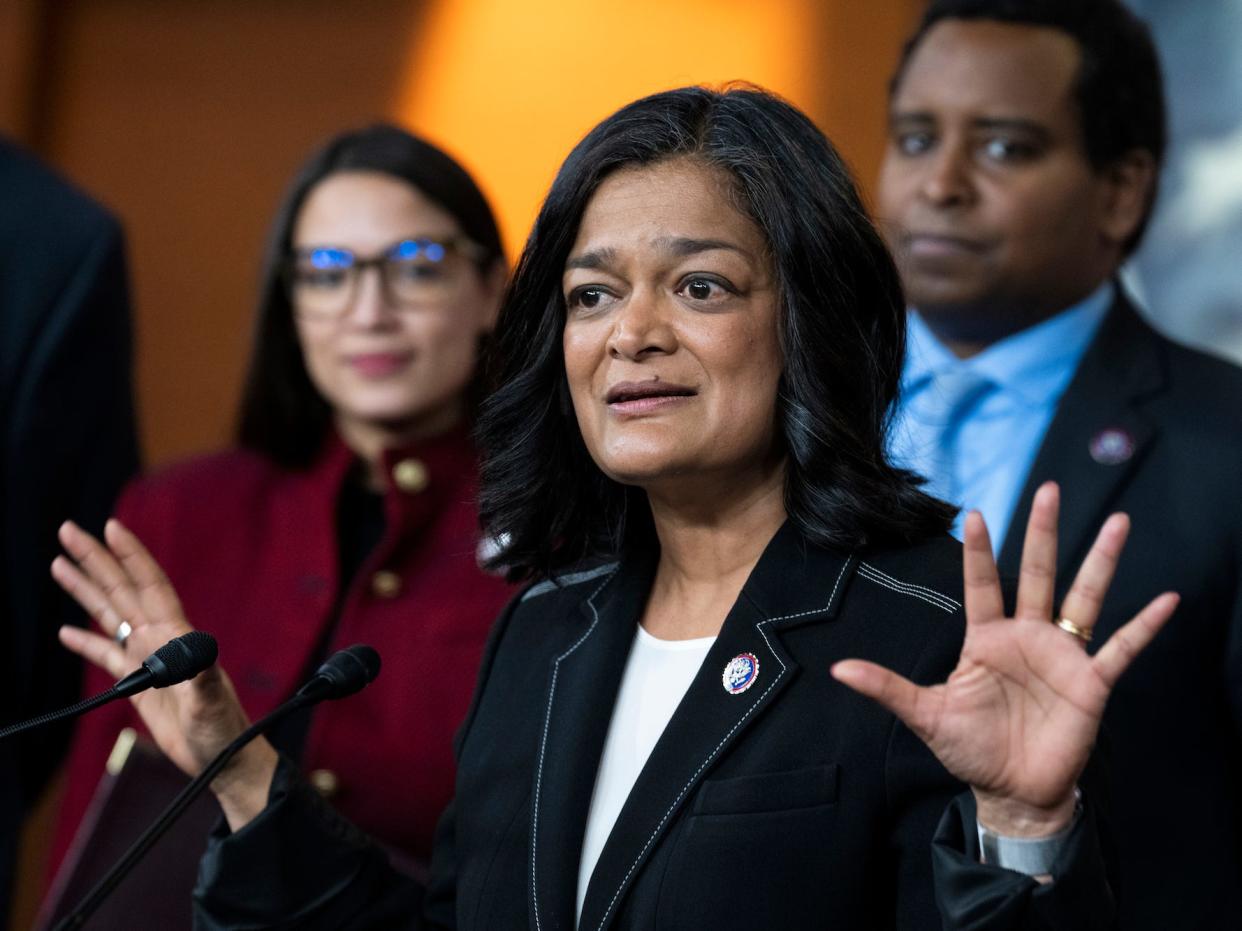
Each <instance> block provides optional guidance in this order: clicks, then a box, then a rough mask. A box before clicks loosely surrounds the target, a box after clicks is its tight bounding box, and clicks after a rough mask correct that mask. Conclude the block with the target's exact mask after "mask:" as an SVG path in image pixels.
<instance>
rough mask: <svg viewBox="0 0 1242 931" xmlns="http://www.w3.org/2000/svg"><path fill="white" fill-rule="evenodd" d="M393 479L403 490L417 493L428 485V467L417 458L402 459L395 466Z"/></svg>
mask: <svg viewBox="0 0 1242 931" xmlns="http://www.w3.org/2000/svg"><path fill="white" fill-rule="evenodd" d="M392 480H393V481H394V482H396V483H397V487H398V488H400V489H401V490H402V491H404V492H408V493H409V494H412V495H413V494H417V493H418V492H420V491H422V490H423V489H424V488H426V487H427V481H428V476H427V467H426V466H425V465H423V464H422V463H421V462H419V461H418V460H417V459H402V460H401V461H400V462H398V463H397V464H396V465H395V466H393V469H392Z"/></svg>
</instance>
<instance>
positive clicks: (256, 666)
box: [53, 126, 509, 862]
mask: <svg viewBox="0 0 1242 931" xmlns="http://www.w3.org/2000/svg"><path fill="white" fill-rule="evenodd" d="M505 276H506V268H505V262H504V256H503V253H502V248H501V242H500V235H499V232H498V230H497V227H496V223H495V220H494V218H493V215H492V212H491V209H490V208H489V206H488V204H487V201H486V200H485V198H484V196H483V194H482V193H481V192H480V190H479V188H478V187H477V185H476V184H475V183H474V181H473V180H472V179H471V178H470V176H469V175H468V174H467V173H466V171H465V170H464V169H463V168H462V167H461V166H460V165H458V164H457V163H456V162H454V161H453V160H452V159H451V158H450V157H449V156H448V155H446V154H445V153H444V152H442V151H440V150H439V149H437V148H435V147H434V146H432V145H430V144H428V143H427V142H424V141H423V140H420V139H417V138H415V137H413V136H411V135H409V134H408V133H406V132H404V131H402V130H399V129H396V128H394V127H391V126H375V127H372V128H369V129H364V130H361V131H357V132H349V133H345V134H343V135H340V136H338V137H336V138H334V139H332V140H331V141H330V142H329V143H328V144H327V145H325V146H324V147H323V148H322V149H321V150H320V151H318V152H317V153H316V154H315V155H314V156H313V157H312V158H311V159H310V161H309V162H308V163H307V165H306V166H305V167H304V168H303V169H302V171H301V172H300V173H299V174H298V176H297V177H296V179H295V180H294V182H293V184H292V187H291V188H290V190H289V192H288V194H287V196H286V198H285V200H284V203H283V205H282V206H281V209H280V212H279V214H278V215H277V218H276V221H275V224H274V228H273V231H272V237H271V241H270V246H269V249H268V253H267V257H266V261H265V263H264V267H263V278H262V296H261V300H260V303H259V311H258V319H257V331H256V338H255V346H254V351H253V355H252V358H251V362H250V368H249V373H248V376H247V379H246V384H245V389H244V396H243V399H242V407H241V416H240V427H239V431H238V441H239V443H238V445H239V448H237V449H234V450H231V451H228V452H223V453H220V454H217V455H212V456H207V457H204V458H199V459H195V460H193V461H190V462H187V463H183V464H180V465H177V466H174V467H172V468H170V469H167V470H165V471H163V472H160V473H158V474H155V475H152V476H150V477H147V478H144V479H142V480H140V481H137V482H136V483H134V484H133V485H131V486H130V487H129V488H128V489H127V491H126V492H125V494H124V495H123V497H122V500H121V502H120V505H119V506H118V509H117V516H118V517H119V519H120V520H121V521H122V522H123V523H124V524H125V525H126V526H128V527H130V528H132V529H133V530H134V531H135V532H137V533H138V534H140V535H141V537H142V539H143V540H145V541H146V542H147V543H148V544H149V545H150V547H151V549H152V551H153V552H154V553H155V554H156V556H157V558H158V559H159V560H160V563H161V565H163V566H164V568H165V569H166V571H167V573H168V575H169V577H170V578H171V580H172V581H173V583H174V584H175V585H176V588H177V591H178V592H179V593H180V595H181V599H182V601H183V603H184V605H185V607H186V610H187V611H188V612H189V613H190V615H191V616H192V617H193V618H194V619H195V622H196V623H197V624H199V625H201V627H202V628H203V629H205V630H207V631H210V632H211V633H213V634H214V635H215V636H216V637H217V639H218V640H219V642H220V650H221V655H222V656H223V657H224V658H226V660H227V662H228V668H229V670H230V672H231V673H232V675H233V676H234V677H235V678H234V682H235V685H236V688H237V692H238V695H239V696H240V698H241V701H242V704H243V705H244V706H245V708H246V711H247V712H248V713H249V714H250V715H252V716H256V717H257V716H259V715H262V714H264V713H265V712H267V711H269V710H270V709H272V708H273V707H275V706H276V705H277V704H279V703H280V702H281V701H283V700H284V699H286V698H288V697H289V696H290V695H292V694H293V692H294V691H295V690H296V689H297V687H298V686H299V685H300V684H301V683H302V682H303V681H304V680H305V679H306V678H307V676H308V675H309V674H310V673H311V672H313V670H314V669H315V668H316V667H317V666H318V664H319V663H320V662H321V661H322V659H323V658H324V657H325V656H326V655H328V654H330V653H331V652H333V651H335V650H336V649H338V648H340V647H342V646H346V645H349V644H351V643H355V642H358V641H366V642H367V643H370V644H373V645H374V646H375V647H376V648H377V649H378V650H379V651H380V653H381V654H382V655H383V659H384V665H385V670H386V674H385V675H384V677H383V679H382V680H381V681H380V682H379V683H377V685H376V687H374V688H371V689H368V690H367V692H366V694H365V695H363V696H360V700H355V701H351V702H347V703H337V704H328V705H323V706H320V707H319V708H318V709H316V710H315V711H314V713H313V714H308V715H307V716H305V717H302V718H301V719H296V720H292V721H290V722H289V724H288V726H286V727H284V728H283V730H280V731H279V732H278V733H277V734H276V735H275V741H276V743H277V745H278V746H281V747H282V749H284V750H285V751H286V752H287V753H289V754H290V755H291V756H292V757H294V758H295V759H299V760H300V761H301V765H302V768H303V771H304V772H305V773H306V774H307V776H308V778H309V780H310V781H311V783H312V784H314V785H315V786H316V787H317V788H318V790H319V791H320V793H321V794H322V795H323V796H324V797H326V798H328V799H329V800H330V801H331V802H332V803H333V804H334V805H336V806H339V808H340V810H341V811H342V812H345V813H347V814H348V815H349V816H350V817H351V818H352V819H354V820H356V821H357V822H358V823H359V824H362V825H365V826H366V828H367V830H368V831H370V832H372V833H374V834H375V835H376V836H377V837H379V838H381V839H382V840H383V841H384V842H385V843H386V844H388V845H390V846H391V847H393V848H396V849H397V850H398V851H400V852H401V853H403V854H405V855H406V856H408V857H411V858H413V859H414V860H416V861H424V862H425V861H426V859H427V858H428V856H429V854H430V850H431V840H432V833H433V830H434V827H435V824H436V820H437V818H438V816H439V814H440V811H441V809H442V808H443V807H444V805H445V804H446V803H447V801H448V799H449V797H450V795H451V793H452V786H453V760H452V754H451V746H450V744H451V739H452V735H453V732H454V730H455V729H456V727H457V725H458V724H459V723H460V721H461V719H462V718H463V717H464V715H465V712H466V708H467V704H468V701H469V698H470V692H471V689H472V687H473V684H474V678H475V669H476V666H477V664H478V662H479V658H480V656H481V654H482V651H483V645H484V641H485V639H486V635H487V631H488V628H489V625H490V622H491V620H492V618H494V617H495V615H496V614H497V612H498V611H499V609H500V607H501V606H502V605H503V604H504V602H505V600H506V599H507V598H508V596H509V587H508V586H507V585H506V584H505V583H504V582H502V581H501V580H500V579H499V578H496V577H494V576H489V575H486V574H484V573H483V572H482V571H481V570H480V569H479V568H478V548H479V534H478V530H477V525H478V521H477V517H476V509H475V504H474V499H475V473H476V464H475V451H474V448H473V446H472V445H471V441H470V437H469V430H470V424H471V419H472V418H471V414H472V406H473V403H472V401H473V386H474V383H475V381H476V361H477V358H478V355H479V349H480V345H481V342H482V340H483V339H484V338H485V337H486V336H487V334H488V333H489V332H490V330H491V328H492V324H493V320H494V317H495V314H496V311H497V307H498V305H499V301H500V297H501V292H502V290H503V287H504V281H505ZM117 639H118V641H120V642H122V643H123V640H124V629H122V631H121V632H118V635H117ZM126 652H127V653H134V654H135V655H133V656H132V659H133V661H134V663H135V664H136V663H138V662H139V661H140V660H141V659H142V656H141V655H138V653H137V652H136V651H135V650H133V649H131V650H128V651H126ZM111 681H112V680H111V679H109V678H108V677H107V676H105V675H104V674H103V673H101V672H99V670H97V669H95V670H92V672H91V674H90V677H89V678H88V681H87V692H88V693H94V692H96V691H99V690H102V689H103V688H106V687H107V686H108V685H110V684H111ZM137 723H138V716H137V714H136V713H135V712H134V711H133V709H132V708H131V707H130V706H129V705H128V704H127V703H118V704H116V705H113V706H110V707H109V708H106V709H103V710H101V711H99V712H96V713H95V714H94V715H92V716H90V717H87V718H84V719H83V721H82V723H81V725H80V728H79V731H78V734H77V737H76V740H75V745H74V748H73V751H72V757H71V760H70V765H69V776H68V787H67V791H66V794H65V799H64V804H63V809H62V814H61V818H60V824H59V828H58V832H57V839H56V844H55V848H54V854H53V855H54V858H55V860H56V861H59V860H60V859H61V858H62V857H63V855H64V853H65V851H66V847H67V845H68V843H69V842H70V840H71V838H72V837H73V834H74V832H75V830H76V828H77V826H78V824H79V822H80V820H81V818H82V816H83V812H84V811H85V809H86V806H87V804H88V803H89V801H90V799H91V796H92V793H93V792H94V790H95V786H96V784H97V783H98V781H99V778H100V775H101V774H102V772H103V768H104V762H105V760H106V758H107V756H108V753H109V751H110V749H111V747H112V745H113V743H114V741H115V740H116V737H117V733H118V732H119V731H120V730H121V729H122V728H123V727H126V726H136V725H137ZM397 799H400V804H394V803H395V802H396V800H397Z"/></svg>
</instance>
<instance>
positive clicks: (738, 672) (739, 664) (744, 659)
mask: <svg viewBox="0 0 1242 931" xmlns="http://www.w3.org/2000/svg"><path fill="white" fill-rule="evenodd" d="M758 678H759V657H757V656H755V654H754V653H739V654H738V655H737V656H735V657H733V659H731V660H729V662H728V663H726V664H725V668H724V674H723V675H722V676H721V677H720V681H721V684H722V685H724V689H725V691H726V692H728V693H729V694H730V695H741V694H742V693H743V692H745V691H746V690H747V689H748V688H750V687H751V686H752V685H754V684H755V680H756V679H758Z"/></svg>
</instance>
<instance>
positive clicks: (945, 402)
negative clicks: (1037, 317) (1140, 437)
mask: <svg viewBox="0 0 1242 931" xmlns="http://www.w3.org/2000/svg"><path fill="white" fill-rule="evenodd" d="M1112 302H1113V285H1112V283H1111V282H1105V283H1104V284H1103V285H1101V286H1100V287H1099V288H1098V289H1097V290H1095V291H1094V292H1092V294H1091V295H1090V296H1088V297H1087V298H1086V299H1085V300H1083V301H1081V302H1079V303H1078V304H1075V305H1074V306H1073V307H1070V308H1068V309H1067V310H1064V311H1062V312H1061V313H1059V314H1057V315H1056V316H1055V317H1051V318H1050V319H1048V320H1045V321H1044V322H1043V323H1040V324H1037V325H1036V326H1033V327H1030V328H1028V329H1025V330H1022V331H1021V332H1019V333H1015V334H1014V335H1013V336H1010V337H1007V338H1005V339H1003V340H1001V341H1000V342H998V343H994V344H993V345H991V346H989V347H988V348H987V349H985V350H984V351H983V352H981V353H979V354H978V355H976V356H973V357H971V358H969V359H959V358H957V357H956V356H955V355H953V353H952V352H950V351H949V349H948V348H947V347H945V346H944V345H943V344H942V343H941V342H940V341H939V340H937V339H936V337H935V336H933V335H932V331H931V329H930V328H929V327H928V326H927V324H926V323H925V322H923V320H922V319H921V318H920V317H919V315H918V313H917V312H911V313H910V314H909V316H908V319H909V323H908V327H907V349H906V363H905V369H904V371H903V373H902V379H901V390H902V397H901V400H900V402H899V407H898V410H897V415H896V417H895V418H894V421H893V428H892V432H891V433H890V435H889V452H890V454H891V455H892V457H893V460H894V461H895V462H896V463H898V464H899V465H902V466H904V467H905V468H908V469H912V470H914V471H915V472H918V473H919V474H921V475H925V476H927V478H928V479H929V481H930V483H929V485H928V486H927V489H928V491H929V492H931V493H932V494H935V495H937V496H938V497H941V498H944V499H946V500H949V501H952V502H953V503H954V504H956V505H958V506H960V507H962V508H966V509H972V508H973V509H975V510H978V511H979V512H980V513H982V514H983V518H984V520H985V521H987V525H988V532H989V533H990V534H991V535H992V548H993V550H994V551H995V552H996V553H999V552H1000V547H1001V543H1002V542H1003V541H1004V539H1005V533H1006V531H1007V530H1008V529H1009V521H1010V519H1011V517H1012V516H1013V510H1014V507H1015V506H1016V505H1017V502H1018V495H1019V494H1020V493H1021V491H1022V486H1023V485H1024V484H1025V482H1026V476H1027V473H1028V472H1029V471H1030V469H1031V465H1032V463H1033V462H1034V460H1035V454H1036V453H1037V452H1038V451H1039V446H1040V443H1041V442H1042V441H1043V438H1044V433H1045V432H1047V430H1048V426H1049V424H1051V422H1052V417H1053V415H1054V414H1055V413H1056V408H1057V403H1058V402H1059V401H1060V400H1061V395H1062V394H1064V393H1065V389H1066V388H1067V387H1069V383H1070V381H1071V379H1072V378H1073V377H1074V372H1075V371H1076V370H1077V368H1078V363H1079V362H1080V361H1082V357H1083V354H1084V353H1085V352H1086V351H1087V347H1088V346H1089V345H1090V343H1091V340H1092V339H1093V338H1094V337H1095V334H1096V331H1097V330H1098V329H1099V326H1100V323H1101V321H1103V319H1104V315H1105V314H1106V313H1107V312H1108V308H1109V306H1110V305H1111V304H1112ZM964 519H965V512H964V511H963V513H962V514H961V515H959V516H958V519H957V522H956V523H955V524H954V527H953V530H954V533H955V535H957V536H958V537H961V534H962V524H963V521H964Z"/></svg>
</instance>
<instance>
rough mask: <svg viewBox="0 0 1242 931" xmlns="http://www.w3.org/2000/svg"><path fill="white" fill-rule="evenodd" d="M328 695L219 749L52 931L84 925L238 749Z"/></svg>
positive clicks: (271, 717) (290, 708)
mask: <svg viewBox="0 0 1242 931" xmlns="http://www.w3.org/2000/svg"><path fill="white" fill-rule="evenodd" d="M328 697H329V696H328V695H326V694H322V693H317V692H314V691H309V692H299V693H298V694H297V695H294V696H293V698H291V699H289V701H287V702H285V703H284V704H283V705H281V706H280V707H278V708H276V709H275V710H274V711H272V712H271V713H270V714H268V715H267V716H266V717H263V718H260V719H259V720H258V721H256V722H255V723H254V724H252V725H250V726H249V727H248V728H246V729H245V730H244V731H242V732H241V733H240V734H238V735H237V737H235V738H234V739H233V742H232V743H230V744H229V745H228V746H227V747H225V748H224V749H223V750H221V751H220V753H219V755H218V756H217V757H216V758H215V759H214V760H212V761H211V762H210V763H209V764H207V767H206V768H205V769H204V770H203V771H202V772H201V773H199V774H198V775H197V776H195V777H194V778H193V779H192V780H190V783H189V785H187V786H186V787H185V788H184V789H182V790H181V791H180V792H179V793H178V794H177V797H176V798H174V799H173V800H172V801H171V802H170V803H169V804H168V807H167V808H165V809H164V811H163V812H161V813H160V816H159V817H158V818H156V819H155V821H154V822H152V824H151V826H150V827H148V828H147V829H146V830H145V831H143V833H142V836H140V837H139V838H138V839H137V840H136V841H134V843H133V845H132V846H131V847H130V848H129V850H127V851H125V854H124V855H123V856H122V857H121V859H119V860H118V861H117V862H116V863H115V864H114V865H113V867H112V869H110V870H109V871H108V872H107V874H106V875H105V876H104V877H103V878H102V879H101V880H99V882H98V883H97V884H96V885H95V887H94V888H93V889H91V891H90V892H88V893H87V894H86V897H85V898H83V899H82V901H81V902H79V903H78V905H77V908H75V909H74V910H73V911H72V912H70V913H69V914H68V915H66V916H65V917H64V918H63V919H61V921H60V922H58V923H57V924H56V926H55V928H53V931H70V929H76V928H81V927H82V926H83V925H84V924H85V923H86V920H87V919H88V918H90V916H91V915H93V914H94V913H95V910H96V909H97V908H99V906H100V905H102V904H103V901H104V899H106V898H107V897H108V895H109V894H110V893H111V892H112V890H113V889H115V888H116V887H117V885H118V884H119V883H120V882H121V880H122V879H124V878H125V876H126V875H127V874H128V873H129V871H130V870H131V869H132V868H133V866H134V864H136V863H137V862H138V861H139V860H140V859H142V857H143V856H144V855H145V854H146V852H147V851H148V850H150V849H151V847H152V845H153V844H155V842H156V841H158V840H159V839H160V838H161V837H163V836H164V834H165V832H167V831H168V829H169V828H170V827H172V825H173V822H175V821H176V820H177V819H178V818H179V817H181V814H182V812H184V811H185V810H186V809H187V808H188V807H190V805H191V804H192V803H193V802H194V800H195V799H196V798H198V797H199V796H200V795H202V794H203V790H204V789H205V788H207V786H208V785H210V784H211V781H212V780H213V779H215V778H216V776H218V775H219V774H220V771H221V770H222V769H224V767H225V766H227V765H228V763H229V761H230V760H232V759H233V757H234V756H236V755H237V752H238V751H239V750H241V749H242V747H244V746H246V744H248V743H250V741H252V740H254V739H255V738H256V737H258V736H259V735H260V734H262V733H263V732H264V731H266V730H267V729H268V728H269V727H271V726H272V725H273V724H276V723H277V722H279V721H282V720H284V719H285V718H287V717H288V716H289V715H291V714H293V713H294V712H296V711H301V710H302V709H303V708H305V707H307V706H308V705H313V704H315V703H316V702H318V701H320V700H322V699H324V698H328Z"/></svg>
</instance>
